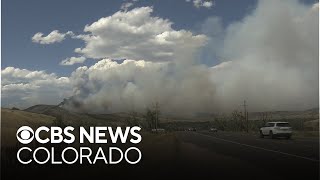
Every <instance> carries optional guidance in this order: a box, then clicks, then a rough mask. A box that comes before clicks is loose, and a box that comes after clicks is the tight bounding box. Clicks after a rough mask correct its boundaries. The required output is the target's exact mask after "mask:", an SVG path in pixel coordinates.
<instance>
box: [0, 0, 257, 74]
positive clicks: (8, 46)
mask: <svg viewBox="0 0 320 180" xmlns="http://www.w3.org/2000/svg"><path fill="white" fill-rule="evenodd" d="M2 3H3V4H2V10H3V11H2V27H3V29H2V48H3V49H2V69H3V68H5V67H8V66H13V67H19V68H26V69H30V70H39V69H41V70H45V71H47V72H50V73H51V72H55V73H57V74H60V75H68V74H69V73H70V72H71V71H72V70H74V69H75V66H64V67H61V66H60V65H59V62H60V61H61V60H63V59H65V58H67V57H70V56H73V55H75V54H74V52H73V50H74V48H76V47H81V46H83V42H82V41H80V40H75V39H66V40H65V41H63V42H62V43H55V44H50V45H45V46H43V45H41V44H36V43H33V42H32V41H31V37H32V36H33V35H34V34H35V33H37V32H43V33H44V34H48V33H50V32H51V31H52V30H55V29H58V30H59V31H60V32H66V31H73V32H75V33H81V32H82V31H83V28H84V26H85V25H86V24H91V23H93V22H95V21H97V20H98V19H100V18H101V17H106V16H110V15H112V14H113V13H115V12H116V11H119V8H120V6H121V4H122V3H123V1H119V0H114V1H105V0H94V1H87V0H86V1H85V0H79V1H71V0H56V1H43V0H28V1H20V0H3V1H2ZM255 5H256V0H242V1H234V0H217V1H215V5H214V7H212V8H210V9H207V8H196V7H194V6H193V4H192V3H187V2H185V0H177V1H174V2H173V1H172V0H154V1H153V0H152V1H150V0H148V1H147V0H141V1H139V2H137V3H136V4H135V5H134V7H140V6H153V7H154V12H153V15H154V16H159V17H162V18H168V19H170V20H171V21H172V22H173V23H174V24H173V28H174V29H176V30H179V29H187V30H191V31H197V30H198V25H199V24H201V23H202V22H203V21H205V20H206V19H207V18H208V17H211V16H218V17H221V18H222V20H223V24H224V25H228V24H229V23H231V22H234V21H237V20H239V19H241V18H242V17H244V16H245V15H246V14H248V13H250V11H251V10H252V9H253V8H254V7H255ZM86 62H87V63H88V64H93V63H94V62H95V61H86Z"/></svg>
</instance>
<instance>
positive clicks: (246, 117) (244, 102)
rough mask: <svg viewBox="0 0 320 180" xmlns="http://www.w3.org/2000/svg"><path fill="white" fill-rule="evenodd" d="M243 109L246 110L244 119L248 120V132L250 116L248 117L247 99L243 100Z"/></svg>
mask: <svg viewBox="0 0 320 180" xmlns="http://www.w3.org/2000/svg"><path fill="white" fill-rule="evenodd" d="M242 106H243V110H244V119H245V120H246V124H247V127H246V128H247V132H249V118H248V112H247V106H248V105H247V104H246V100H244V101H243V105H242Z"/></svg>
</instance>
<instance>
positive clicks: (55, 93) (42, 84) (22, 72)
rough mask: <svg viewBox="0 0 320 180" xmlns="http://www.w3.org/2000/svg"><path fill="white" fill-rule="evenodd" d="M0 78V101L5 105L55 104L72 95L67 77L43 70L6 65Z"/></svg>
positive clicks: (23, 106)
mask: <svg viewBox="0 0 320 180" xmlns="http://www.w3.org/2000/svg"><path fill="white" fill-rule="evenodd" d="M1 80H2V82H1V101H2V105H3V106H5V107H13V106H16V107H20V108H26V107H28V106H32V105H35V104H40V103H41V104H57V103H59V102H60V101H61V100H62V99H63V98H65V97H70V96H71V95H72V87H71V84H70V81H69V78H68V77H57V76H56V75H55V74H47V73H46V72H44V71H30V70H27V69H19V68H14V67H7V68H5V69H3V70H1Z"/></svg>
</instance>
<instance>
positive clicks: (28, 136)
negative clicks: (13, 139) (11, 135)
mask: <svg viewBox="0 0 320 180" xmlns="http://www.w3.org/2000/svg"><path fill="white" fill-rule="evenodd" d="M16 136H17V139H18V141H19V142H20V143H22V144H29V143H30V142H31V141H32V140H33V138H34V132H33V130H32V129H31V128H30V127H29V126H22V127H20V128H19V129H18V130H17V134H16Z"/></svg>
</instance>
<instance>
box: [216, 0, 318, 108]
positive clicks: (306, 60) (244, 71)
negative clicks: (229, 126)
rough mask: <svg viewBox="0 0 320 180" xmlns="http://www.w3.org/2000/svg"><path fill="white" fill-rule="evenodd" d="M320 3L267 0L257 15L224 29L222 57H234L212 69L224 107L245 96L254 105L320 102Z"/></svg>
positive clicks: (297, 105)
mask: <svg viewBox="0 0 320 180" xmlns="http://www.w3.org/2000/svg"><path fill="white" fill-rule="evenodd" d="M318 12H319V4H315V5H313V6H312V7H310V6H306V5H303V4H301V3H299V1H295V0H284V1H277V0H268V1H267V0H262V1H259V3H258V5H257V8H256V9H255V10H254V11H253V12H252V14H250V15H248V16H247V17H245V18H244V19H243V20H242V21H240V22H237V23H234V24H231V25H230V26H229V27H228V28H227V29H226V30H225V33H224V34H225V37H224V41H223V48H221V49H219V53H220V54H219V56H222V57H225V58H226V59H228V60H232V62H230V63H228V65H227V66H224V67H221V68H220V69H219V70H213V76H212V78H213V80H214V84H215V86H216V88H217V89H216V90H217V92H216V94H215V97H216V100H220V103H219V104H220V106H221V108H230V107H235V106H237V104H239V102H241V101H242V100H244V99H246V100H247V101H248V102H249V104H250V109H251V110H277V109H278V110H295V109H306V108H312V107H317V106H318V92H319V88H318V87H319V80H318V73H319V69H318V67H319V61H318V60H319V59H318V57H319V46H318V44H319V42H318V39H319V35H318V32H319V24H318V22H319V17H318Z"/></svg>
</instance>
